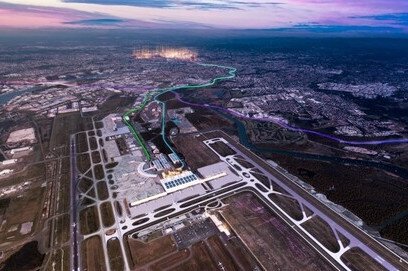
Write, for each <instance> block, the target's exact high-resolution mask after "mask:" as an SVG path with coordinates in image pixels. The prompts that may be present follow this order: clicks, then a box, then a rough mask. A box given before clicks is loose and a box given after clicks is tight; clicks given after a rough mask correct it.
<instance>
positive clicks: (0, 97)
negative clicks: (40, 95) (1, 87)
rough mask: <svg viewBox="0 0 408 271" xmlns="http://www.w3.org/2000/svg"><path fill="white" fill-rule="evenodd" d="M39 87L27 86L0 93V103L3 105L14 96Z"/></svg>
mask: <svg viewBox="0 0 408 271" xmlns="http://www.w3.org/2000/svg"><path fill="white" fill-rule="evenodd" d="M39 89H41V87H40V86H36V87H29V88H26V89H22V90H15V91H10V92H7V93H4V94H1V95H0V105H4V104H6V103H8V102H9V101H11V100H12V99H14V98H15V97H17V96H20V95H23V94H24V93H29V92H33V91H37V90H39Z"/></svg>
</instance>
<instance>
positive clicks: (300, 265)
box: [220, 193, 333, 270]
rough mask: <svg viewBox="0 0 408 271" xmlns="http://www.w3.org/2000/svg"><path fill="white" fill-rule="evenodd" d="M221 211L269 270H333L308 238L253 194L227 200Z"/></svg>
mask: <svg viewBox="0 0 408 271" xmlns="http://www.w3.org/2000/svg"><path fill="white" fill-rule="evenodd" d="M225 202H226V203H227V204H228V206H226V207H225V208H224V209H222V211H220V213H221V214H222V216H223V217H224V219H225V220H226V221H227V222H228V223H229V225H230V226H231V227H232V229H233V230H234V231H235V233H236V234H237V235H238V236H239V237H240V238H241V239H242V241H243V242H244V243H245V244H246V246H247V247H248V248H249V249H250V250H251V251H252V253H253V254H254V255H255V257H256V258H257V259H258V261H259V262H260V263H261V264H262V266H263V268H264V269H266V270H333V267H332V265H331V264H330V263H328V262H327V261H326V260H324V258H323V257H321V256H320V254H319V253H318V252H317V251H315V250H314V249H313V248H312V247H311V246H310V245H309V244H308V243H307V242H306V241H305V240H304V239H302V238H301V237H300V236H299V235H298V234H297V233H296V232H295V231H294V230H293V229H292V228H291V227H290V226H289V225H288V224H286V223H285V222H284V221H283V220H282V219H281V218H280V217H278V216H277V215H276V214H275V213H273V212H271V211H270V210H269V209H268V208H267V207H266V206H264V205H263V204H262V203H261V201H260V200H259V199H258V198H257V197H256V196H255V195H254V194H252V193H243V194H238V195H236V196H232V197H230V198H228V199H226V200H225Z"/></svg>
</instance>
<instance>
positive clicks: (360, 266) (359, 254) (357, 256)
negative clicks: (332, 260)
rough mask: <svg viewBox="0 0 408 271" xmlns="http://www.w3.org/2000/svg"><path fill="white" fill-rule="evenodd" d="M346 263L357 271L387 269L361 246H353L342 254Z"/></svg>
mask: <svg viewBox="0 0 408 271" xmlns="http://www.w3.org/2000/svg"><path fill="white" fill-rule="evenodd" d="M341 259H342V260H343V261H344V263H345V264H346V265H347V266H348V267H349V268H350V269H351V270H353V271H354V270H355V271H360V270H364V271H381V270H384V271H385V270H386V269H385V268H384V267H383V266H382V265H380V264H379V263H378V262H376V261H375V260H374V259H373V258H371V257H370V256H368V255H367V254H366V253H365V252H364V251H362V250H361V249H360V248H352V249H350V250H349V251H347V252H346V253H344V254H343V255H342V256H341Z"/></svg>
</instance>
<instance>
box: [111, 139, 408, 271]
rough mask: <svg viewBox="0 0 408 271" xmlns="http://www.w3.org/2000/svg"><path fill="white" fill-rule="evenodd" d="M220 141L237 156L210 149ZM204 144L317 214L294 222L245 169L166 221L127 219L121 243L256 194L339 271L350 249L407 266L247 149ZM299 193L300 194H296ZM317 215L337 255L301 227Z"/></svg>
mask: <svg viewBox="0 0 408 271" xmlns="http://www.w3.org/2000/svg"><path fill="white" fill-rule="evenodd" d="M230 140H232V139H230ZM217 141H222V142H224V143H225V144H227V145H228V146H229V147H230V148H231V149H233V150H234V151H235V152H236V154H234V155H230V156H226V157H223V156H221V155H219V154H218V153H217V152H216V151H215V150H214V149H212V148H211V146H210V144H211V143H213V142H217ZM231 142H233V141H231ZM204 143H205V144H206V145H207V146H208V147H209V148H210V149H211V150H212V151H214V152H215V153H216V154H217V155H218V156H219V158H220V159H221V160H222V161H224V162H225V163H228V164H229V165H230V166H231V167H234V165H236V164H239V161H238V160H236V156H241V157H243V158H244V159H245V160H246V161H248V162H252V163H253V164H255V165H257V166H256V168H257V169H259V170H260V171H261V172H262V174H264V175H265V176H267V177H268V178H269V179H271V180H272V181H273V182H274V183H276V184H277V185H279V186H281V187H282V188H283V189H284V190H286V191H287V192H288V193H289V194H290V195H291V196H292V197H293V198H294V199H296V200H297V201H298V202H299V203H300V206H301V207H302V206H305V207H307V208H309V209H310V210H311V211H313V215H310V216H307V215H306V213H305V212H304V210H303V218H302V219H301V220H300V221H297V220H294V219H293V218H292V217H291V216H290V215H289V214H288V213H286V212H285V211H284V210H283V209H281V208H280V207H279V206H278V205H277V204H276V203H275V202H274V201H273V200H271V199H270V198H269V197H268V195H270V194H271V193H278V194H282V193H281V192H277V191H274V190H273V185H272V187H271V188H269V189H268V188H266V187H265V186H264V185H263V184H262V183H261V182H260V181H259V180H257V179H256V177H255V176H253V175H252V174H251V169H243V170H241V171H238V172H237V173H238V174H239V175H240V176H241V177H242V181H239V182H237V183H235V184H231V185H229V186H228V187H225V188H222V189H219V190H214V191H213V192H211V193H209V194H207V195H200V196H196V197H194V198H192V199H190V200H188V201H183V202H174V203H173V204H172V205H171V206H170V207H167V208H166V209H162V210H160V211H158V212H162V211H164V210H169V209H174V210H173V211H172V212H170V213H168V214H166V215H164V216H162V217H155V215H157V213H158V212H151V213H148V214H146V215H145V216H144V217H142V218H138V219H126V221H124V223H123V224H122V225H121V226H122V227H125V229H126V230H124V231H120V236H118V237H119V239H123V237H124V235H125V234H127V233H128V232H137V231H141V230H143V229H146V228H149V227H154V226H156V227H160V226H161V225H162V224H161V223H163V222H165V221H167V220H169V219H170V218H173V217H176V216H179V215H181V214H184V213H186V212H189V211H191V210H193V209H196V208H199V207H205V206H206V205H207V204H208V203H211V202H214V201H216V200H220V199H223V198H226V197H229V196H231V195H233V194H236V193H239V192H242V191H253V192H255V193H256V194H257V195H258V197H259V198H260V199H261V200H262V201H263V202H264V203H266V204H267V205H268V206H269V207H270V208H271V209H272V210H273V211H274V212H275V213H276V214H278V215H279V216H280V217H281V218H282V219H283V220H284V221H285V222H286V223H287V224H289V225H290V226H291V227H292V228H293V229H294V230H295V231H296V232H297V233H298V234H299V235H300V236H301V237H302V238H303V239H305V240H306V241H307V242H308V243H309V244H310V245H311V246H312V247H314V248H315V249H316V251H318V252H319V253H320V254H321V256H322V257H324V258H325V259H326V260H328V261H329V262H330V263H331V264H332V265H333V266H334V267H335V268H337V269H338V270H350V269H349V268H348V267H347V266H346V265H345V264H344V263H343V261H342V260H341V256H342V255H343V254H344V253H345V252H346V251H348V250H349V249H350V248H353V247H359V248H361V249H362V250H363V251H364V252H366V253H367V254H368V255H370V256H371V257H373V259H376V260H377V261H378V262H379V263H381V264H382V265H383V266H384V267H386V268H387V269H388V270H398V269H402V268H404V266H403V264H404V263H398V261H399V259H398V257H396V255H393V254H392V252H390V251H389V250H388V249H386V248H385V247H383V246H382V245H381V244H379V243H378V242H377V241H375V240H374V239H372V238H371V237H370V236H368V235H367V234H365V233H364V232H362V231H361V230H360V229H358V228H357V227H355V226H353V225H351V224H350V223H349V222H347V221H345V220H344V219H343V218H341V217H339V216H337V215H336V214H334V212H333V211H332V210H330V209H328V207H326V206H325V205H323V204H322V203H321V202H320V201H318V200H317V199H316V198H314V197H313V196H311V195H310V194H309V193H308V192H307V191H304V190H303V189H301V188H300V187H299V186H297V185H296V184H295V183H293V182H292V181H291V180H289V179H288V178H287V177H285V176H283V175H282V176H279V177H277V174H278V172H274V174H272V173H271V171H274V170H273V169H272V168H271V167H270V166H269V165H268V164H266V163H265V162H263V163H265V164H260V163H259V162H260V161H259V159H260V158H258V157H256V156H255V155H254V154H252V153H250V152H248V151H247V150H246V149H243V148H242V147H239V146H238V147H237V146H236V145H235V144H231V143H230V142H229V141H227V140H225V139H224V138H214V137H212V138H211V137H210V139H209V140H206V141H204ZM254 158H256V159H254ZM261 161H263V160H261ZM260 187H263V188H262V189H260ZM295 189H296V190H299V191H296V192H295ZM300 192H302V194H307V195H308V196H309V197H308V198H307V199H306V195H302V196H300V195H299V194H300ZM190 203H191V204H190ZM159 207H160V206H157V208H159ZM207 208H208V206H207ZM302 208H303V207H302ZM320 208H321V209H323V210H324V211H322V210H321V209H320ZM314 215H317V216H319V217H321V218H322V219H323V220H325V221H326V222H327V223H328V225H329V226H330V227H331V229H332V230H333V233H334V234H335V236H336V238H337V241H338V242H339V244H340V250H339V251H338V252H336V253H333V252H331V251H329V250H328V249H327V248H326V247H325V246H323V245H322V244H321V243H320V242H319V241H318V240H317V239H316V238H315V236H313V235H311V234H310V233H309V232H308V231H306V230H305V229H304V228H303V227H302V225H301V224H302V223H303V222H305V221H307V220H308V219H310V218H311V217H313V216H314ZM332 217H334V218H336V217H337V219H336V220H334V219H333V218H332ZM337 232H338V233H341V234H342V235H344V236H345V237H346V238H348V239H349V240H350V244H349V245H347V246H344V245H343V244H342V242H341V240H340V238H339V235H338V233H337ZM366 242H367V243H366ZM367 244H368V245H367ZM375 245H377V246H380V248H381V250H380V252H377V251H378V250H376V251H374V250H373V249H372V248H371V246H375ZM386 255H388V256H386ZM398 265H400V266H398ZM401 267H402V268H401Z"/></svg>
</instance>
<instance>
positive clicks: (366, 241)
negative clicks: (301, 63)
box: [205, 131, 408, 270]
mask: <svg viewBox="0 0 408 271" xmlns="http://www.w3.org/2000/svg"><path fill="white" fill-rule="evenodd" d="M205 136H206V137H208V138H209V139H211V138H224V139H225V140H227V141H228V143H229V144H230V145H231V147H233V149H235V150H238V151H239V152H240V154H241V155H242V156H244V157H245V156H246V157H247V158H248V159H249V161H251V160H252V161H253V162H254V163H255V164H257V165H258V166H259V167H260V168H259V169H260V170H261V171H262V172H264V173H265V174H266V175H268V176H267V177H269V178H271V179H272V180H273V181H274V182H275V183H277V184H278V185H281V186H282V187H283V188H286V189H287V190H288V192H290V193H291V194H293V195H294V196H296V199H297V200H298V201H299V202H301V203H302V204H304V205H305V206H307V207H309V208H310V209H312V210H313V209H314V210H315V211H317V214H319V215H320V216H321V217H322V218H323V219H324V220H325V221H326V222H327V223H329V225H330V226H332V227H333V228H334V229H336V230H338V231H339V232H340V233H342V234H343V233H344V235H345V236H346V237H348V238H350V241H351V242H353V243H354V244H355V245H356V246H358V247H360V248H361V249H362V250H363V251H365V252H366V253H368V254H369V255H370V256H371V257H373V258H374V259H377V260H378V261H379V262H380V263H381V264H382V265H383V266H384V267H385V268H387V269H388V270H408V264H407V262H406V261H404V260H403V259H402V258H401V257H399V256H398V255H396V254H395V253H393V252H392V251H391V250H389V249H388V248H386V247H385V246H384V245H382V244H381V243H379V242H378V241H377V240H375V239H374V238H373V237H371V236H370V235H368V234H367V233H365V232H363V231H362V230H361V229H359V228H358V227H356V226H355V225H353V224H352V223H350V222H349V221H347V220H346V219H345V218H344V217H342V216H340V215H338V214H337V213H335V212H334V211H333V210H332V209H330V208H329V207H328V206H326V205H325V204H323V203H322V202H321V201H319V200H318V199H317V198H315V197H314V196H313V195H311V194H310V193H309V192H307V191H306V190H304V189H303V188H302V187H300V186H299V185H298V184H296V183H295V182H293V181H292V180H291V179H289V177H287V176H285V175H283V174H282V173H280V172H279V171H277V170H276V169H274V168H272V167H271V166H270V165H269V164H268V163H267V162H265V161H264V160H263V159H261V158H260V157H258V156H257V155H255V154H254V153H253V152H251V151H250V150H248V149H246V148H245V147H244V146H242V145H241V144H239V143H238V142H236V141H235V140H233V139H232V138H231V137H229V136H228V135H227V134H225V133H224V132H222V131H214V132H209V133H206V134H205Z"/></svg>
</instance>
